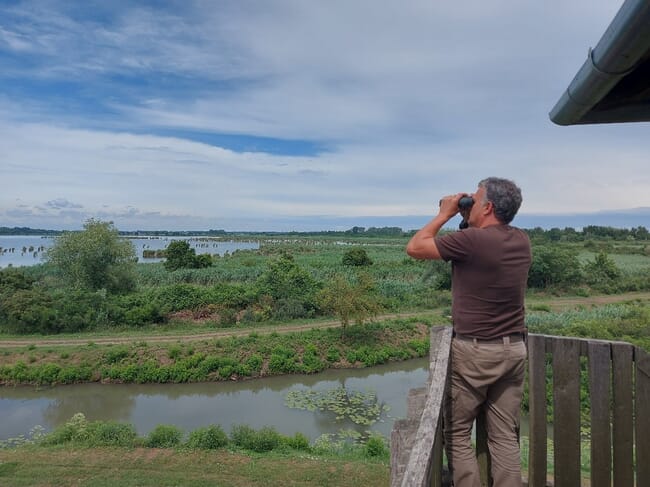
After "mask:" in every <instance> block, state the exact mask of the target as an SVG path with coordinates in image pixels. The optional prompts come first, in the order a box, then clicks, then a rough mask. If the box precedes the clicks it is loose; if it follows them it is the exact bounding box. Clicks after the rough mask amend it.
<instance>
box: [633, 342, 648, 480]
mask: <svg viewBox="0 0 650 487" xmlns="http://www.w3.org/2000/svg"><path fill="white" fill-rule="evenodd" d="M634 361H635V362H636V371H635V372H636V374H635V381H634V382H635V385H636V390H635V394H634V400H635V415H634V418H635V428H636V479H637V486H638V487H642V486H644V485H648V483H650V434H649V432H650V354H648V353H646V352H645V351H643V350H641V348H639V347H636V348H635V349H634ZM644 482H645V483H644Z"/></svg>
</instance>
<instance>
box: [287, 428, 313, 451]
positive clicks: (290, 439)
mask: <svg viewBox="0 0 650 487" xmlns="http://www.w3.org/2000/svg"><path fill="white" fill-rule="evenodd" d="M283 443H284V444H285V445H287V446H288V447H289V448H291V449H293V450H303V451H309V438H307V437H306V436H305V435H303V434H302V433H300V432H298V433H296V434H295V435H293V436H285V437H283Z"/></svg>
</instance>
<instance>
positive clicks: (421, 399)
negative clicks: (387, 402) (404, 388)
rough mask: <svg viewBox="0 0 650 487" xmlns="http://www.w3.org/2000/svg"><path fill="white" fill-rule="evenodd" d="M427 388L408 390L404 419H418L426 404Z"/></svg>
mask: <svg viewBox="0 0 650 487" xmlns="http://www.w3.org/2000/svg"><path fill="white" fill-rule="evenodd" d="M428 390H429V388H428V387H418V388H416V389H410V390H409V394H408V397H407V399H406V417H407V418H409V419H417V420H419V419H420V416H422V411H423V410H424V405H425V404H426V402H427V391H428Z"/></svg>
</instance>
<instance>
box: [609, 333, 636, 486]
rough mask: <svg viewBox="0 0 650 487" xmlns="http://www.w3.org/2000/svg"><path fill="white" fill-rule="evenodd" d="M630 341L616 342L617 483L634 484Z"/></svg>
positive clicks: (613, 365)
mask: <svg viewBox="0 0 650 487" xmlns="http://www.w3.org/2000/svg"><path fill="white" fill-rule="evenodd" d="M633 350H634V349H633V347H632V345H630V344H629V343H625V344H620V343H614V344H612V378H613V392H614V394H613V396H614V410H613V415H612V423H613V443H614V485H616V487H633V486H634V448H633V445H634V436H633V435H634V423H633V421H634V419H633V402H632V357H633Z"/></svg>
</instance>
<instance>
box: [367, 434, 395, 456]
mask: <svg viewBox="0 0 650 487" xmlns="http://www.w3.org/2000/svg"><path fill="white" fill-rule="evenodd" d="M363 450H364V454H365V455H366V456H367V457H384V456H387V455H388V453H389V451H388V447H387V446H386V440H384V438H383V437H382V436H381V435H379V434H372V435H370V438H368V441H367V442H366V444H365V446H364V449H363Z"/></svg>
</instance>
